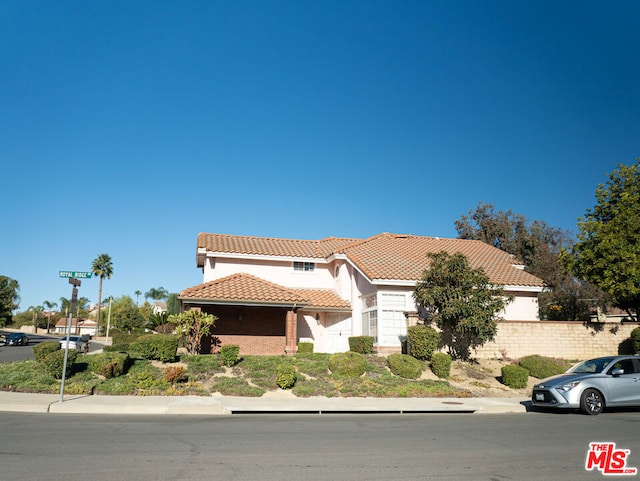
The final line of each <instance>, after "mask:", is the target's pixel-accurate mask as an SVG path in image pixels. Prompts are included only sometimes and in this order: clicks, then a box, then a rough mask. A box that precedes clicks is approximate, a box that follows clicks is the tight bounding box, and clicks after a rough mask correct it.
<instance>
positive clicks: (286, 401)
mask: <svg viewBox="0 0 640 481" xmlns="http://www.w3.org/2000/svg"><path fill="white" fill-rule="evenodd" d="M528 401H529V400H528V399H526V398H524V399H523V398H325V397H312V398H296V397H295V396H293V395H280V394H277V393H276V394H270V393H267V394H265V395H264V396H262V397H259V398H251V397H236V396H221V395H211V396H206V397H205V396H97V395H96V396H76V395H65V396H64V398H63V402H60V396H59V395H56V394H32V393H16V392H6V391H0V411H10V412H31V413H56V414H59V413H60V414H61V413H64V414H139V415H142V414H199V415H223V414H261V413H264V414H267V413H270V414H331V413H335V414H338V413H367V414H378V413H379V414H411V413H475V414H483V413H484V414H497V413H524V412H526V405H528Z"/></svg>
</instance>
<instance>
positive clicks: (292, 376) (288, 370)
mask: <svg viewBox="0 0 640 481" xmlns="http://www.w3.org/2000/svg"><path fill="white" fill-rule="evenodd" d="M297 380H298V377H297V376H296V369H295V368H294V367H293V366H292V365H291V364H279V365H278V367H276V384H277V385H278V386H279V387H280V388H282V389H291V388H292V387H293V386H294V385H295V384H296V381H297Z"/></svg>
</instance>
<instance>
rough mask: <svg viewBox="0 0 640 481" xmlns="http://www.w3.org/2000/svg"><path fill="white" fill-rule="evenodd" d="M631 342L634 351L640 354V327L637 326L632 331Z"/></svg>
mask: <svg viewBox="0 0 640 481" xmlns="http://www.w3.org/2000/svg"><path fill="white" fill-rule="evenodd" d="M630 338H631V344H632V345H633V352H635V353H636V354H640V327H636V328H635V329H634V330H633V331H631V336H630Z"/></svg>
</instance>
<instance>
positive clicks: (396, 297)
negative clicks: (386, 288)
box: [381, 294, 405, 309]
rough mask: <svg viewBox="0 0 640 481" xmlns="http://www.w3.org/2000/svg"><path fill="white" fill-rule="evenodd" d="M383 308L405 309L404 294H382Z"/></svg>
mask: <svg viewBox="0 0 640 481" xmlns="http://www.w3.org/2000/svg"><path fill="white" fill-rule="evenodd" d="M381 302H382V305H383V306H384V307H400V308H401V309H404V307H405V304H404V303H405V295H404V294H382V299H381Z"/></svg>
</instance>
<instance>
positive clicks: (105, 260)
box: [91, 254, 113, 334]
mask: <svg viewBox="0 0 640 481" xmlns="http://www.w3.org/2000/svg"><path fill="white" fill-rule="evenodd" d="M91 272H93V274H94V275H96V276H98V277H99V278H100V285H99V287H98V319H97V320H96V334H98V333H100V311H101V310H102V309H101V307H102V281H103V279H111V276H112V275H113V262H112V260H111V257H110V256H109V254H100V255H99V256H98V257H96V258H95V259H94V260H93V263H92V264H91Z"/></svg>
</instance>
